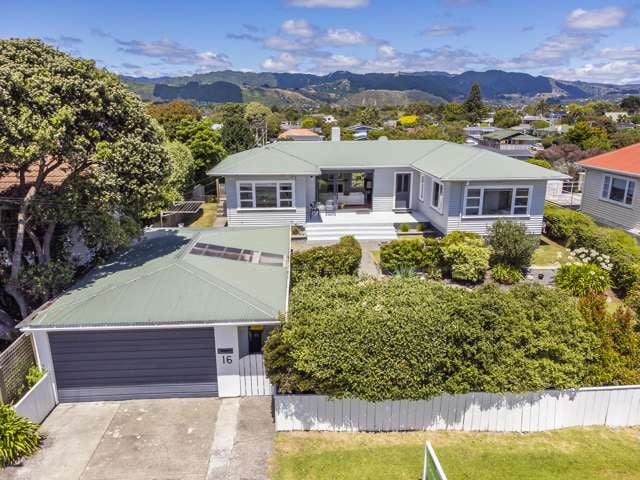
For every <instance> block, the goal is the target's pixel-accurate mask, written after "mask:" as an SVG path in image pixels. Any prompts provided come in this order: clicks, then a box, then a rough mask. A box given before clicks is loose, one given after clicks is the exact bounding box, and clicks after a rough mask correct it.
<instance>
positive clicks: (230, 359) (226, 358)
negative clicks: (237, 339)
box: [222, 355, 233, 365]
mask: <svg viewBox="0 0 640 480" xmlns="http://www.w3.org/2000/svg"><path fill="white" fill-rule="evenodd" d="M222 363H224V364H225V365H231V364H232V363H233V357H232V356H231V355H224V356H223V357H222Z"/></svg>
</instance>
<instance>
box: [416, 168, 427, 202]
mask: <svg viewBox="0 0 640 480" xmlns="http://www.w3.org/2000/svg"><path fill="white" fill-rule="evenodd" d="M425 178H426V177H425V174H424V173H421V174H420V184H419V185H418V200H420V201H421V202H424V181H425Z"/></svg>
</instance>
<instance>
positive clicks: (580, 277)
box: [556, 262, 611, 297]
mask: <svg viewBox="0 0 640 480" xmlns="http://www.w3.org/2000/svg"><path fill="white" fill-rule="evenodd" d="M556 285H557V286H558V287H560V288H561V289H563V290H566V291H567V292H569V293H571V294H572V295H574V296H576V297H586V296H589V295H594V294H599V293H603V292H604V291H605V290H606V289H607V288H609V287H610V286H611V279H610V278H609V273H608V272H607V270H605V269H604V268H602V267H601V266H599V265H596V264H594V263H586V262H572V263H567V264H565V265H563V266H562V267H560V270H558V273H557V275H556Z"/></svg>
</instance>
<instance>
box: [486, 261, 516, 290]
mask: <svg viewBox="0 0 640 480" xmlns="http://www.w3.org/2000/svg"><path fill="white" fill-rule="evenodd" d="M491 276H492V277H493V279H494V280H495V281H496V282H498V283H504V284H505V285H513V284H514V283H518V282H521V281H522V280H524V275H523V274H522V270H520V269H519V268H517V267H514V266H512V265H506V264H504V263H498V264H496V265H494V266H493V268H492V269H491Z"/></svg>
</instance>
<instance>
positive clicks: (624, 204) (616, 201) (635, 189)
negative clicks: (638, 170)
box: [600, 174, 638, 208]
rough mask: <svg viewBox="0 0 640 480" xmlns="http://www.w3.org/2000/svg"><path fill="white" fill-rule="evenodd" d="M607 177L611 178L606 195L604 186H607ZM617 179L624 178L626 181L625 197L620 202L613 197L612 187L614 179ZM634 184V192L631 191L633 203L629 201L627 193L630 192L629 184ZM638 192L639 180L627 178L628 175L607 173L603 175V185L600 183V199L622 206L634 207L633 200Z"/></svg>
mask: <svg viewBox="0 0 640 480" xmlns="http://www.w3.org/2000/svg"><path fill="white" fill-rule="evenodd" d="M607 179H609V185H608V188H607V194H606V196H605V195H603V193H604V187H605V183H606V181H607ZM615 179H617V180H622V181H623V182H626V184H625V187H624V197H623V201H622V202H619V201H618V200H613V199H611V198H610V197H611V188H612V187H613V181H614V180H615ZM630 184H633V192H632V193H631V203H627V202H626V200H627V195H628V194H629V185H630ZM637 192H638V185H637V182H636V181H635V180H633V179H631V178H626V177H620V176H618V175H611V174H605V175H603V176H602V185H600V200H604V201H605V202H609V203H613V204H614V205H620V206H621V207H626V208H633V200H634V198H635V196H636V194H637Z"/></svg>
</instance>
